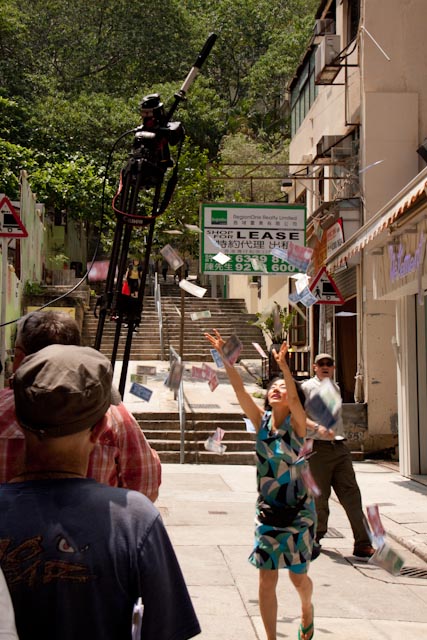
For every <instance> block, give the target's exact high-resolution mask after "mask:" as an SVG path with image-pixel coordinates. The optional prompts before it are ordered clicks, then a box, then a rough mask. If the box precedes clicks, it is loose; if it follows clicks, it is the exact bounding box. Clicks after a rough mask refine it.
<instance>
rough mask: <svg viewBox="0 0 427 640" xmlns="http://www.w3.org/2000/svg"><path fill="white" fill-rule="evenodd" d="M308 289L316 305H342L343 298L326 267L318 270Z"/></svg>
mask: <svg viewBox="0 0 427 640" xmlns="http://www.w3.org/2000/svg"><path fill="white" fill-rule="evenodd" d="M309 288H310V291H311V293H312V294H313V295H314V296H315V297H316V298H317V300H316V301H317V303H318V304H344V298H343V297H342V295H341V293H340V291H339V290H338V287H337V285H336V284H335V282H334V281H333V279H332V277H331V276H330V275H329V273H328V272H327V271H326V267H322V268H321V269H320V271H319V272H318V274H317V275H316V277H315V278H314V279H313V282H312V283H311V284H310V287H309Z"/></svg>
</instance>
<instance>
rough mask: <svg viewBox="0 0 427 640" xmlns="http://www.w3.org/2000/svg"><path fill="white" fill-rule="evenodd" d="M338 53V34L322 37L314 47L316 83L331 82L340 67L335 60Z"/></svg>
mask: <svg viewBox="0 0 427 640" xmlns="http://www.w3.org/2000/svg"><path fill="white" fill-rule="evenodd" d="M339 53H340V36H338V35H326V36H323V37H322V40H321V42H320V44H319V45H318V47H317V49H316V57H315V61H314V79H315V83H316V84H332V83H333V81H334V80H335V78H336V77H337V75H338V73H339V70H340V68H341V65H340V62H339V61H338V60H337V58H338V56H339Z"/></svg>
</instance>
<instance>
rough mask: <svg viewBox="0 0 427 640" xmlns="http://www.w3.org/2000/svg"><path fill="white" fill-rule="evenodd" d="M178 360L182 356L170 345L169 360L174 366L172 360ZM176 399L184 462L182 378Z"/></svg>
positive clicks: (180, 461)
mask: <svg viewBox="0 0 427 640" xmlns="http://www.w3.org/2000/svg"><path fill="white" fill-rule="evenodd" d="M174 360H176V361H178V362H179V363H180V362H181V356H180V355H179V354H178V353H177V352H176V351H175V349H174V348H173V347H172V346H170V347H169V362H170V365H171V367H172V362H173V361H174ZM174 397H175V400H177V401H178V415H179V431H180V444H179V463H180V464H184V459H185V421H186V414H185V401H184V381H183V378H181V382H180V383H179V387H178V389H177V390H176V391H174Z"/></svg>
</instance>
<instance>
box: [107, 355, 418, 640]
mask: <svg viewBox="0 0 427 640" xmlns="http://www.w3.org/2000/svg"><path fill="white" fill-rule="evenodd" d="M138 364H145V365H149V364H151V365H153V366H155V367H156V375H155V376H152V377H149V378H148V379H147V383H146V385H147V387H149V388H150V389H151V390H152V391H153V395H152V397H151V399H150V402H148V403H146V402H144V401H143V400H139V399H138V398H136V397H135V396H133V395H132V394H130V393H129V388H130V384H127V385H126V390H125V394H124V402H125V404H126V406H127V407H128V408H129V409H130V410H131V411H136V412H141V411H143V412H150V411H154V412H156V411H166V412H167V411H176V402H175V400H174V399H173V392H172V391H170V390H169V389H168V388H167V387H165V386H164V384H163V381H164V379H165V378H166V376H167V371H168V366H169V365H168V363H167V362H150V363H148V362H144V363H142V362H141V363H137V362H131V363H130V364H129V374H130V373H134V372H136V367H137V365H138ZM192 364H199V365H200V363H186V374H185V382H184V393H185V396H186V399H187V403H188V404H190V406H193V407H196V406H200V405H201V404H202V405H203V406H206V405H208V406H209V408H210V410H211V411H213V412H217V413H220V412H221V411H236V412H238V413H240V408H239V406H238V405H237V403H236V400H235V397H234V394H233V391H232V389H231V387H230V385H229V384H228V381H227V380H226V379H225V375H224V372H223V371H221V370H219V371H218V374H219V377H220V385H219V387H218V388H217V389H216V390H215V391H214V392H213V393H212V392H211V391H210V390H209V387H208V386H207V384H206V382H200V381H195V380H191V377H190V373H189V372H190V371H191V366H192ZM210 366H212V367H213V368H214V369H215V368H216V367H215V365H214V364H213V363H210ZM119 373H120V363H117V366H116V370H115V381H118V379H119ZM241 373H242V375H244V377H245V384H246V385H247V388H248V390H249V391H250V392H256V391H257V392H258V393H259V392H260V388H259V387H257V386H256V385H255V383H254V381H253V379H251V377H250V376H249V375H248V374H247V373H246V372H245V371H244V370H243V368H241ZM260 401H261V400H260ZM354 466H355V469H356V473H357V478H358V482H359V485H360V488H361V492H362V498H363V503H364V505H368V504H378V505H379V508H380V513H381V519H382V522H383V524H384V527H385V529H386V531H387V534H388V542H389V544H390V545H391V546H392V547H393V549H395V550H396V551H398V552H399V553H400V554H401V555H402V557H403V558H404V560H405V565H404V572H406V573H405V575H400V576H397V577H396V576H393V575H391V574H389V573H387V572H386V571H384V570H383V569H381V568H379V567H377V566H375V565H372V564H370V563H369V564H368V563H366V562H362V561H357V560H356V559H355V558H353V556H352V555H351V553H352V549H353V540H352V536H351V529H350V525H349V523H348V520H347V518H346V516H345V514H344V511H343V509H342V507H341V506H340V504H339V503H338V502H337V501H336V499H335V498H334V497H333V499H331V501H330V508H331V516H330V531H329V535H330V536H331V537H328V538H325V539H324V540H323V545H322V548H323V552H322V553H321V555H320V557H319V558H318V559H317V560H316V561H315V562H313V563H312V566H311V569H310V575H311V577H312V579H313V581H314V588H315V592H314V607H315V639H316V640H319V639H320V638H323V639H324V640H338V639H339V640H343V639H344V638H349V639H351V640H373V639H375V638H381V639H383V640H402V638H408V640H409V639H410V640H425V638H427V484H426V480H427V479H426V477H425V476H424V477H420V478H417V479H416V480H417V481H414V480H409V479H407V478H404V477H402V476H401V475H400V474H399V473H398V467H397V466H396V465H393V464H392V463H376V462H373V461H366V462H358V463H355V465H354ZM255 488H256V487H255V468H254V467H252V466H235V465H229V466H226V465H221V464H218V465H179V464H177V465H173V464H164V465H163V482H162V486H161V489H160V497H159V499H158V502H157V506H158V507H159V509H160V511H161V513H162V515H163V518H164V521H165V524H166V526H167V529H168V531H169V534H170V536H171V539H172V542H173V544H174V547H175V549H176V552H177V554H178V557H179V560H180V563H181V566H182V569H183V572H184V575H185V578H186V581H187V584H188V585H189V589H190V593H191V596H192V598H193V602H194V605H195V608H196V611H197V613H198V616H199V619H200V622H201V626H202V634H201V636H199V637H200V638H203V640H217V639H218V638H219V637H220V638H223V639H224V640H265V634H264V630H263V626H262V622H261V618H260V616H259V609H258V572H257V570H256V569H255V568H254V567H252V565H250V564H249V562H248V561H247V557H248V555H249V553H250V551H251V547H252V540H253V518H254V504H255V498H256V491H255ZM412 551H414V553H412ZM411 573H412V574H413V575H410V574H411ZM278 593H279V623H278V638H285V639H288V638H289V639H292V640H296V638H297V634H298V625H299V621H300V618H299V602H298V597H297V595H296V593H295V591H294V590H293V589H292V587H291V585H290V582H289V579H288V577H287V573H286V571H283V572H282V575H281V578H280V581H279V588H278Z"/></svg>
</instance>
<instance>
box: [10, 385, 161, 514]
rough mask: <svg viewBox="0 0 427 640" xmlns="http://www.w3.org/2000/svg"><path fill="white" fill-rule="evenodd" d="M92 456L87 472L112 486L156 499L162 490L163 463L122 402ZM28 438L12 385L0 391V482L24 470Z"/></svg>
mask: <svg viewBox="0 0 427 640" xmlns="http://www.w3.org/2000/svg"><path fill="white" fill-rule="evenodd" d="M102 421H103V422H104V429H103V430H102V432H101V435H100V437H99V440H98V441H97V443H96V445H95V448H94V450H93V451H92V453H91V455H90V459H89V468H88V472H87V475H88V477H89V478H94V479H95V480H97V481H98V482H103V483H104V484H108V485H110V486H112V487H125V488H126V489H133V490H134V491H139V492H140V493H143V494H144V495H146V496H147V497H148V498H150V500H152V501H153V502H154V501H155V500H156V498H157V496H158V493H159V486H160V483H161V464H160V459H159V456H158V454H157V451H155V450H154V449H152V448H151V447H150V445H149V443H148V442H147V439H146V437H145V436H144V433H143V432H142V431H141V429H140V427H139V425H138V423H137V422H136V420H135V418H134V417H133V416H132V415H131V414H130V413H129V411H128V410H127V409H126V407H125V405H124V404H123V403H120V404H119V405H117V406H115V405H111V406H110V408H109V409H108V411H107V413H106V414H105V416H104V417H103V418H102ZM24 449H25V439H24V434H23V432H22V430H21V428H20V427H19V424H18V422H17V419H16V414H15V399H14V396H13V390H12V389H2V390H1V391H0V482H8V481H9V480H10V479H11V478H13V477H14V476H15V475H16V474H18V473H20V472H21V471H22V467H23V461H24Z"/></svg>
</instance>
